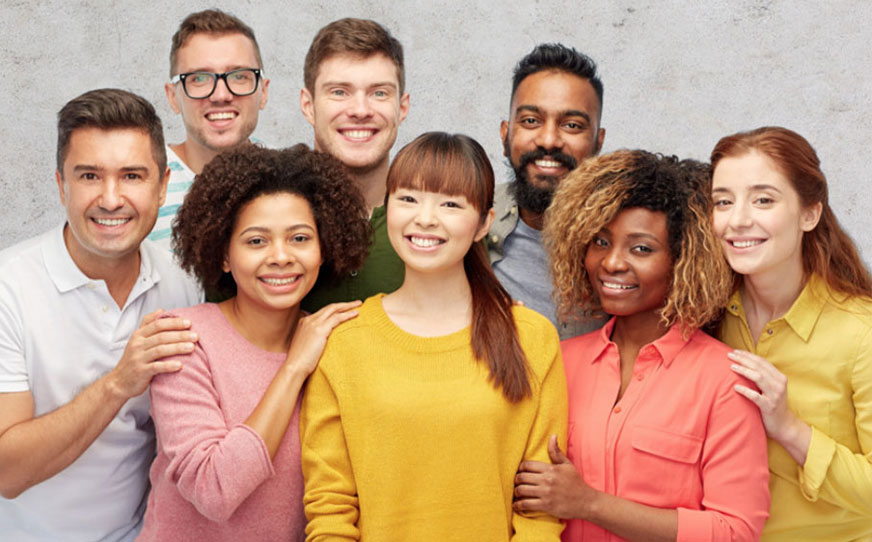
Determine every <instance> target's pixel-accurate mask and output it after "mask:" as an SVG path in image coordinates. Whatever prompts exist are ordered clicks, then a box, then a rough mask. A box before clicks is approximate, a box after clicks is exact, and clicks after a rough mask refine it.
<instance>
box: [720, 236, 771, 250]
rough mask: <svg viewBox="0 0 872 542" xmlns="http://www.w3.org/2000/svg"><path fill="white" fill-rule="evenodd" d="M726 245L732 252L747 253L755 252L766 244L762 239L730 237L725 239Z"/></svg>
mask: <svg viewBox="0 0 872 542" xmlns="http://www.w3.org/2000/svg"><path fill="white" fill-rule="evenodd" d="M723 241H724V244H726V245H727V247H728V248H729V249H730V250H732V251H738V252H747V251H751V250H754V249H755V248H757V247H759V246H761V245H762V244H763V243H765V242H766V239H763V238H760V237H729V238H724V240H723Z"/></svg>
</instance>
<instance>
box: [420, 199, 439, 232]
mask: <svg viewBox="0 0 872 542" xmlns="http://www.w3.org/2000/svg"><path fill="white" fill-rule="evenodd" d="M415 224H417V225H418V226H421V227H423V228H427V227H431V226H434V225H436V212H435V209H434V208H433V204H432V203H429V202H422V203H421V205H419V206H418V212H417V213H416V214H415Z"/></svg>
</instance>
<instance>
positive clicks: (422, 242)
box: [408, 235, 445, 248]
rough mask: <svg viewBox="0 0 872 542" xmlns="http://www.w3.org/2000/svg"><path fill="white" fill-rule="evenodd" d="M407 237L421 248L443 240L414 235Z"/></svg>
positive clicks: (433, 245) (437, 243)
mask: <svg viewBox="0 0 872 542" xmlns="http://www.w3.org/2000/svg"><path fill="white" fill-rule="evenodd" d="M408 239H409V241H410V242H411V243H412V244H413V245H415V246H416V247H421V248H431V247H435V246H436V245H441V244H442V243H444V242H445V241H443V240H442V239H437V238H435V237H416V236H414V235H410V236H409V237H408Z"/></svg>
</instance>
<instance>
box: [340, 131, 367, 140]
mask: <svg viewBox="0 0 872 542" xmlns="http://www.w3.org/2000/svg"><path fill="white" fill-rule="evenodd" d="M343 134H344V135H345V137H347V138H349V139H366V138H368V137H370V136H371V135H372V134H373V131H372V130H346V131H345V132H343Z"/></svg>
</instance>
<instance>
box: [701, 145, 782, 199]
mask: <svg viewBox="0 0 872 542" xmlns="http://www.w3.org/2000/svg"><path fill="white" fill-rule="evenodd" d="M758 185H771V186H774V187H775V188H778V189H779V190H781V191H790V192H794V189H793V186H792V185H791V184H790V181H789V180H788V179H787V177H785V175H784V174H783V173H782V172H781V170H780V169H778V167H777V166H776V164H775V162H774V161H773V160H772V159H771V158H769V157H768V156H766V155H765V154H763V153H762V152H759V151H757V150H751V151H749V152H746V153H745V154H740V155H738V156H730V157H727V158H722V159H721V160H720V161H719V162H718V165H717V166H715V169H714V172H713V173H712V188H714V189H717V188H723V189H730V190H741V189H746V188H751V187H753V186H758Z"/></svg>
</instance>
